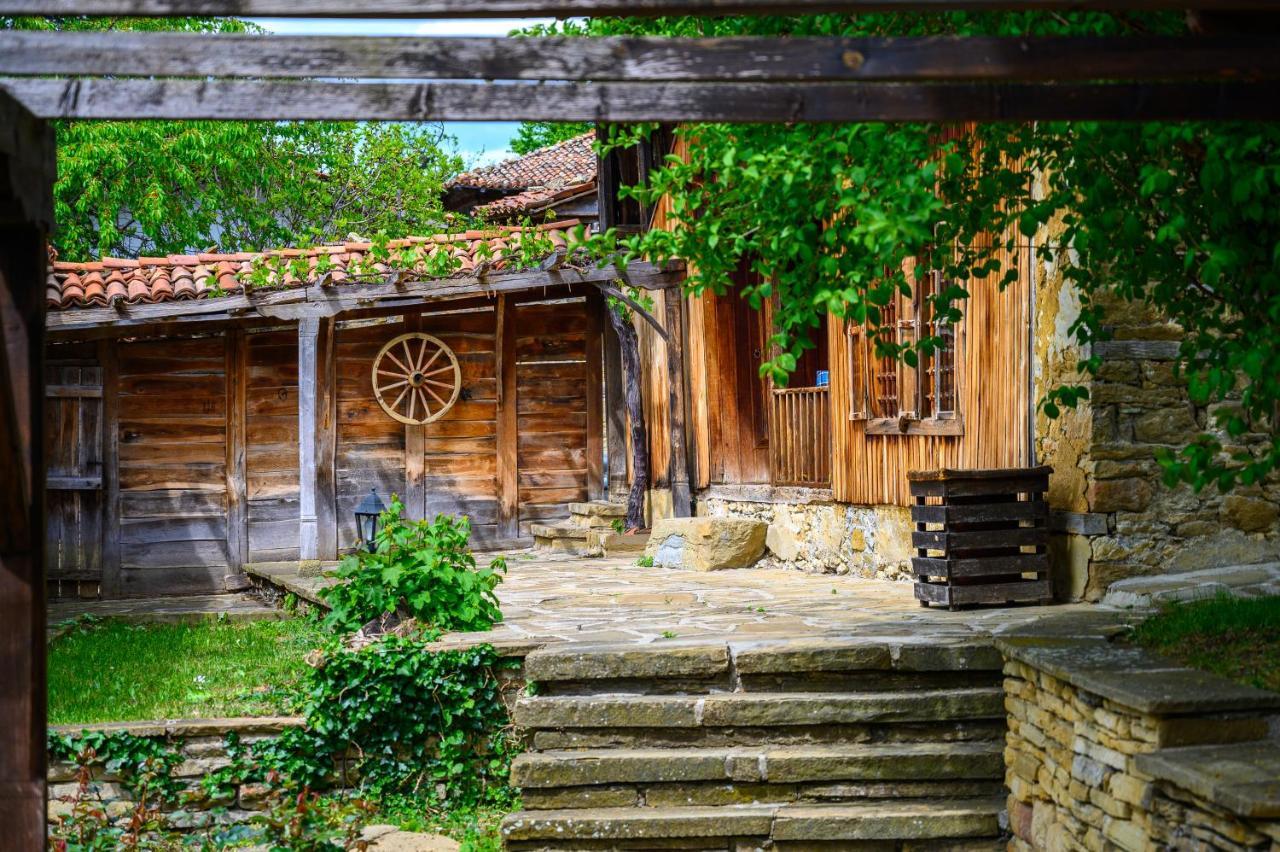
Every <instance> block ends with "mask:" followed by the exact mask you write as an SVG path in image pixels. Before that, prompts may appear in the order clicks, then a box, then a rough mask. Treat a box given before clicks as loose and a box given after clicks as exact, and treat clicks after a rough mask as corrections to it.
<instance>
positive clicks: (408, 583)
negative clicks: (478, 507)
mask: <svg viewBox="0 0 1280 852" xmlns="http://www.w3.org/2000/svg"><path fill="white" fill-rule="evenodd" d="M403 513H404V503H402V502H401V501H400V498H399V497H398V496H395V495H393V496H392V499H391V505H390V506H389V507H388V508H387V510H386V511H385V512H383V513H382V515H381V517H380V518H379V523H378V532H377V535H376V536H375V548H374V551H373V552H372V553H368V552H364V551H360V552H357V553H354V554H352V555H349V556H347V557H345V558H344V559H343V560H342V562H341V564H340V565H339V567H338V569H337V571H336V572H334V577H335V579H336V580H337V581H338V582H337V583H336V584H334V585H332V586H330V587H328V588H326V589H324V590H322V591H321V592H320V596H321V598H322V599H323V600H324V602H325V603H326V604H328V605H329V606H330V607H332V609H331V610H330V611H329V614H328V615H327V616H325V619H324V623H325V625H326V626H328V627H330V628H332V629H335V630H338V631H343V632H350V631H354V630H357V629H359V628H360V627H361V626H362V625H364V624H366V623H368V622H370V621H372V620H374V619H377V618H380V617H382V616H384V615H388V614H395V615H399V616H402V617H406V618H414V619H416V620H417V621H419V622H420V623H421V624H423V625H425V626H427V627H430V628H434V629H437V630H440V631H448V630H466V631H473V630H488V629H489V628H490V627H492V626H493V625H494V624H495V623H497V622H499V621H501V620H502V611H501V610H500V609H499V608H498V598H497V595H496V594H495V593H494V589H495V588H497V585H498V583H500V582H501V581H502V575H503V574H504V573H505V572H506V570H507V563H506V560H505V559H504V558H503V557H501V556H499V557H497V558H496V559H493V560H492V561H491V562H490V563H489V564H488V566H487V567H483V568H482V567H478V566H477V564H476V560H475V557H474V556H473V555H472V554H471V548H470V546H469V539H470V535H471V522H470V520H469V519H468V518H466V517H462V518H454V517H451V516H449V515H440V516H438V517H437V518H436V519H435V520H434V521H427V520H420V521H412V520H406V519H405V518H403V517H402V515H403Z"/></svg>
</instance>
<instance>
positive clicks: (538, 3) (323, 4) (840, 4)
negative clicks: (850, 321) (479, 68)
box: [0, 0, 1274, 18]
mask: <svg viewBox="0 0 1280 852" xmlns="http://www.w3.org/2000/svg"><path fill="white" fill-rule="evenodd" d="M1269 8H1272V9H1273V8H1274V3H1273V2H1272V0H367V2H364V3H361V4H359V5H353V4H352V3H351V2H350V0H2V1H0V15H50V16H55V17H60V16H66V15H111V16H130V15H132V16H143V17H164V16H182V17H185V16H234V17H259V16H267V17H288V18H311V17H315V18H325V17H327V18H346V17H362V18H506V17H532V16H554V17H560V18H566V17H573V16H578V15H736V14H755V15H801V14H813V13H817V12H928V11H936V12H945V11H956V10H975V9H1020V10H1040V9H1058V10H1075V9H1097V10H1110V11H1151V10H1159V9H1166V10H1182V9H1215V10H1216V9H1269Z"/></svg>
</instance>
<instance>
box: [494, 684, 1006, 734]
mask: <svg viewBox="0 0 1280 852" xmlns="http://www.w3.org/2000/svg"><path fill="white" fill-rule="evenodd" d="M1003 715H1004V691H1003V690H1002V689H1001V688H999V687H978V688H971V689H936V690H930V689H916V690H911V691H907V692H868V693H857V692H837V693H825V692H808V693H787V692H763V693H745V692H730V693H718V694H712V695H706V696H690V695H583V696H577V695H567V696H525V697H523V698H521V699H520V700H519V701H518V702H517V703H516V708H515V714H514V721H515V723H516V725H517V726H519V727H521V728H524V729H525V730H536V729H539V728H542V729H555V730H563V729H566V728H684V729H707V728H725V727H739V726H749V727H762V728H768V727H774V726H782V727H786V726H816V725H856V724H866V723H872V722H875V723H902V722H952V721H960V720H969V719H992V718H997V717H1000V718H1002V717H1003Z"/></svg>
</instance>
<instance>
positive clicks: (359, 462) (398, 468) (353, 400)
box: [334, 317, 405, 550]
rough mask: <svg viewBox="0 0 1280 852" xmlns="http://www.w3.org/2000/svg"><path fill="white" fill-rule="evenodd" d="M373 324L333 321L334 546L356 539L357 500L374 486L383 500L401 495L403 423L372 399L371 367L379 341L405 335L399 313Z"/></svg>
mask: <svg viewBox="0 0 1280 852" xmlns="http://www.w3.org/2000/svg"><path fill="white" fill-rule="evenodd" d="M391 319H393V320H394V322H391V323H388V322H384V321H380V322H377V323H376V324H369V323H368V322H364V323H342V322H340V323H338V330H337V344H336V347H335V356H334V357H335V361H336V374H337V382H338V393H337V397H338V401H337V407H338V424H337V429H338V435H337V448H336V450H335V463H334V470H335V474H336V477H337V491H338V510H337V520H338V547H339V548H340V549H344V550H345V549H347V548H351V547H354V546H355V545H356V543H357V540H358V538H357V535H356V528H355V518H354V517H353V516H352V512H353V511H354V510H355V507H356V504H358V503H359V502H360V500H361V499H363V497H364V495H366V494H368V493H369V489H370V488H376V489H377V491H378V495H379V496H380V497H381V498H382V500H383V502H385V503H390V502H391V495H392V494H400V495H402V496H404V495H405V466H404V462H405V426H404V424H403V423H399V422H397V421H395V420H392V419H391V418H390V417H388V416H387V415H386V413H385V412H384V411H383V410H382V409H381V408H380V407H379V406H378V403H377V400H375V399H374V398H373V385H372V379H371V374H370V369H371V367H370V365H371V364H372V363H373V359H374V357H375V356H377V354H378V350H379V349H381V348H382V345H383V344H384V343H386V342H387V341H388V340H390V339H391V338H392V337H395V336H396V335H397V334H403V333H404V330H405V328H404V322H403V320H402V319H401V318H400V317H395V318H391Z"/></svg>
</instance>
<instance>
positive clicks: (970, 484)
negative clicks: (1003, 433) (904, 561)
mask: <svg viewBox="0 0 1280 852" xmlns="http://www.w3.org/2000/svg"><path fill="white" fill-rule="evenodd" d="M1051 472H1052V468H1050V467H1035V468H1015V469H998V470H949V469H944V470H931V471H916V472H912V473H909V474H908V476H907V478H908V480H909V484H910V488H911V498H912V503H913V505H912V506H911V521H912V523H913V524H914V525H915V529H914V531H913V532H912V533H911V545H912V547H914V548H915V551H916V555H915V557H914V558H912V560H911V563H912V567H913V569H914V571H915V575H916V586H915V590H916V598H917V599H918V600H919V601H920V603H921V604H922V605H924V606H928V605H929V604H945V605H946V606H947V607H949V608H951V609H954V608H955V607H957V606H961V605H964V604H1005V603H1026V602H1037V603H1048V602H1049V601H1050V599H1051V598H1052V595H1053V591H1052V585H1051V582H1050V579H1049V555H1048V552H1047V551H1048V546H1049V526H1048V521H1049V503H1048V500H1047V499H1046V497H1045V492H1047V491H1048V490H1049V474H1050V473H1051Z"/></svg>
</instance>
